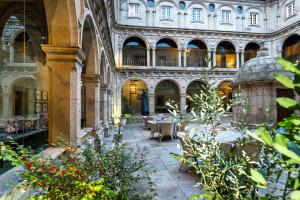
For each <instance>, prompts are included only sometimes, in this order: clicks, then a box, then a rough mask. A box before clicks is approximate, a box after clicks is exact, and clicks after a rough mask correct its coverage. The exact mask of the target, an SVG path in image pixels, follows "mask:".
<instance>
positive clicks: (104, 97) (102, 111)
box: [100, 85, 107, 123]
mask: <svg viewBox="0 0 300 200" xmlns="http://www.w3.org/2000/svg"><path fill="white" fill-rule="evenodd" d="M100 91H101V92H100V99H101V100H100V102H101V103H100V120H101V121H102V122H103V123H106V122H107V85H101V86H100Z"/></svg>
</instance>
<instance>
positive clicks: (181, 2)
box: [179, 1, 186, 10]
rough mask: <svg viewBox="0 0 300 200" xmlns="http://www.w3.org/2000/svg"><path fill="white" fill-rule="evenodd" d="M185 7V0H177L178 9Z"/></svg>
mask: <svg viewBox="0 0 300 200" xmlns="http://www.w3.org/2000/svg"><path fill="white" fill-rule="evenodd" d="M185 7H186V6H185V2H184V1H180V2H179V9H180V10H185Z"/></svg>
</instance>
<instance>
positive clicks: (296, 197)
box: [291, 190, 300, 200]
mask: <svg viewBox="0 0 300 200" xmlns="http://www.w3.org/2000/svg"><path fill="white" fill-rule="evenodd" d="M291 200H300V190H295V191H293V192H292V193H291Z"/></svg>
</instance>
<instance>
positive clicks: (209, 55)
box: [206, 50, 212, 68]
mask: <svg viewBox="0 0 300 200" xmlns="http://www.w3.org/2000/svg"><path fill="white" fill-rule="evenodd" d="M207 61H208V63H206V65H207V67H208V68H211V67H212V59H211V50H208V51H207Z"/></svg>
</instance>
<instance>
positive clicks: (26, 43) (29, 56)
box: [13, 31, 34, 63]
mask: <svg viewBox="0 0 300 200" xmlns="http://www.w3.org/2000/svg"><path fill="white" fill-rule="evenodd" d="M13 48H14V56H13V61H14V62H15V63H24V62H25V63H32V62H34V61H33V60H34V51H33V46H32V42H31V39H30V37H29V35H28V33H27V32H25V31H23V32H20V33H18V35H17V36H16V37H15V40H14V41H13Z"/></svg>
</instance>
